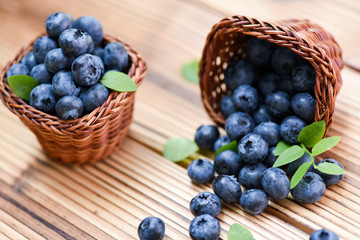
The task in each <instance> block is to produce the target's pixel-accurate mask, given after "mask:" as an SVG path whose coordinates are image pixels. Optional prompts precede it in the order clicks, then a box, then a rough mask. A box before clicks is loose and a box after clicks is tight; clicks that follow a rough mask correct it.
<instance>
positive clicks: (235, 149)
mask: <svg viewBox="0 0 360 240" xmlns="http://www.w3.org/2000/svg"><path fill="white" fill-rule="evenodd" d="M226 150H230V151H233V152H236V153H238V143H237V142H236V140H234V141H232V142H230V143H228V144H226V145H224V146H222V147H221V148H219V149H218V150H217V151H216V153H215V156H216V155H218V154H219V153H221V152H223V151H226Z"/></svg>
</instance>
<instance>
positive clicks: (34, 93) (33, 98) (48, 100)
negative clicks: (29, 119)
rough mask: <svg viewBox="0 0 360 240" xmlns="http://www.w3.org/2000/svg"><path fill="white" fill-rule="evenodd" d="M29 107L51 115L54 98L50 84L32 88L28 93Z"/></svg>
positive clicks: (54, 102)
mask: <svg viewBox="0 0 360 240" xmlns="http://www.w3.org/2000/svg"><path fill="white" fill-rule="evenodd" d="M29 103H30V105H31V106H33V107H34V108H36V109H38V110H40V111H43V112H47V113H52V112H54V110H55V104H56V98H55V95H54V93H53V91H52V87H51V84H40V85H38V86H36V87H35V88H33V90H31V93H30V101H29Z"/></svg>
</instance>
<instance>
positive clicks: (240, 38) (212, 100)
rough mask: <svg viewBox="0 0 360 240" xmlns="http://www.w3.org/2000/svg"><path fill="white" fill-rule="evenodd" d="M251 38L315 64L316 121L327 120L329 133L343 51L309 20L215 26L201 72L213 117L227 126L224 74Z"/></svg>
mask: <svg viewBox="0 0 360 240" xmlns="http://www.w3.org/2000/svg"><path fill="white" fill-rule="evenodd" d="M250 36H253V37H256V38H260V39H264V40H266V41H269V42H271V43H274V44H276V45H279V46H282V47H286V48H289V49H290V50H291V51H293V52H295V53H296V54H298V55H300V56H301V57H302V58H304V59H306V60H307V61H309V62H310V63H311V65H312V66H313V67H314V69H315V71H316V84H315V96H316V99H317V106H316V111H315V119H314V121H319V120H322V119H323V120H325V122H326V127H327V130H328V129H329V127H330V126H331V123H332V116H333V114H334V110H335V98H336V95H337V94H338V92H339V90H340V87H341V84H342V79H341V76H340V69H342V68H343V61H342V58H341V49H340V47H339V45H338V44H337V42H336V41H335V40H334V38H333V36H332V35H331V34H330V33H328V32H327V31H326V30H324V29H323V28H322V27H321V26H319V25H317V24H314V23H312V22H309V21H308V20H293V19H290V20H284V21H278V22H273V23H271V22H263V21H260V20H257V19H254V18H248V17H244V16H232V17H228V18H224V19H222V20H221V21H220V22H219V23H217V24H215V25H214V26H213V28H212V30H211V32H210V33H209V35H208V37H207V40H206V44H205V47H204V50H203V54H202V58H201V61H200V72H199V75H200V88H201V96H202V100H203V104H204V106H205V109H206V111H207V113H208V114H209V116H210V118H211V119H212V120H213V121H214V122H215V123H216V124H218V125H219V126H221V127H224V124H225V118H224V116H223V115H222V113H221V110H220V105H219V104H220V100H221V99H222V97H223V96H225V95H226V94H228V90H227V89H226V85H225V83H224V74H223V72H224V70H225V69H226V67H227V63H228V62H229V60H230V59H231V58H232V57H234V56H241V55H243V54H242V53H243V51H244V47H245V45H246V41H247V39H248V38H249V37H250Z"/></svg>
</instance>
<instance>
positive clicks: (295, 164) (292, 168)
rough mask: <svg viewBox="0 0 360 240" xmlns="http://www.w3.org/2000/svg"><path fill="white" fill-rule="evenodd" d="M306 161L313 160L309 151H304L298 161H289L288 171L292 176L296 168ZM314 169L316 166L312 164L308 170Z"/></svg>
mask: <svg viewBox="0 0 360 240" xmlns="http://www.w3.org/2000/svg"><path fill="white" fill-rule="evenodd" d="M306 162H311V158H310V156H309V155H308V154H307V153H304V155H302V156H301V157H300V158H298V159H297V160H296V161H294V162H291V163H289V165H288V173H289V175H290V176H292V175H294V174H295V172H296V170H298V168H299V167H300V166H301V165H302V164H303V163H306ZM312 171H314V166H313V165H312V164H311V165H310V167H309V169H308V170H307V172H312Z"/></svg>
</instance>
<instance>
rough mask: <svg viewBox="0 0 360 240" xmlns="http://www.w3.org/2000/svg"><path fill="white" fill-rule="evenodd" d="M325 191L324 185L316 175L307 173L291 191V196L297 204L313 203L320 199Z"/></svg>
mask: <svg viewBox="0 0 360 240" xmlns="http://www.w3.org/2000/svg"><path fill="white" fill-rule="evenodd" d="M325 189H326V186H325V183H324V181H323V180H322V178H321V177H320V176H319V175H318V174H316V173H314V172H307V173H305V175H304V177H303V178H302V179H301V180H300V182H299V184H298V185H296V187H294V188H293V189H291V195H292V196H293V198H294V199H295V201H297V202H300V203H315V202H317V201H319V200H320V198H322V196H323V195H324V193H325Z"/></svg>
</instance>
